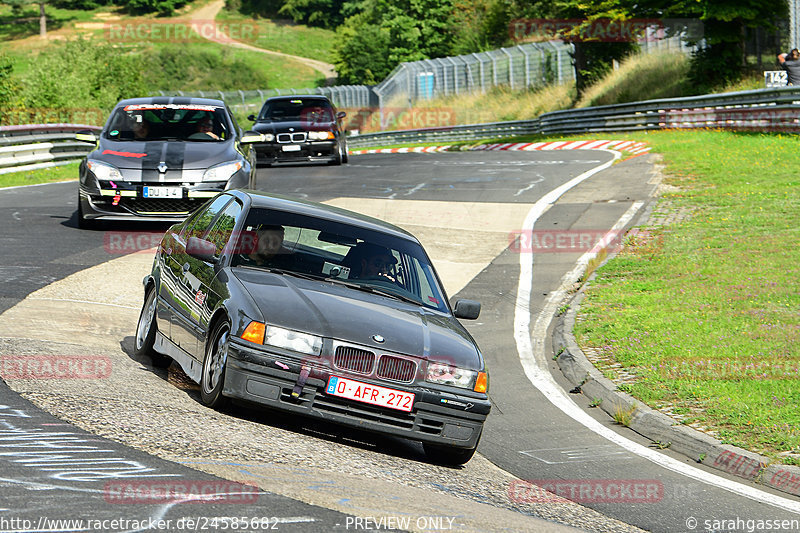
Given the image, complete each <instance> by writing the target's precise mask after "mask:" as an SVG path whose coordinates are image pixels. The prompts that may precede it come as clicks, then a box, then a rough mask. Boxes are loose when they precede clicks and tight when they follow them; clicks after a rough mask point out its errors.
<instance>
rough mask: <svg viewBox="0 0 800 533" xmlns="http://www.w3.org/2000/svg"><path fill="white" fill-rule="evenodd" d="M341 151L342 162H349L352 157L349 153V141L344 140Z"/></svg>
mask: <svg viewBox="0 0 800 533" xmlns="http://www.w3.org/2000/svg"><path fill="white" fill-rule="evenodd" d="M341 152H342V163H347V161H348V160H349V159H350V156H349V155H348V154H347V141H342V148H341Z"/></svg>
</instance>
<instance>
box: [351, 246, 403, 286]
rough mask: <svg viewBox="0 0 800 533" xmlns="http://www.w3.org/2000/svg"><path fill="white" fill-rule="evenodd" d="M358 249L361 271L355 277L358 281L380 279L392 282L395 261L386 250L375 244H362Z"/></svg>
mask: <svg viewBox="0 0 800 533" xmlns="http://www.w3.org/2000/svg"><path fill="white" fill-rule="evenodd" d="M359 248H360V254H359V256H360V258H361V261H360V264H361V271H360V272H359V273H358V275H357V276H354V277H356V278H359V279H378V280H380V279H382V280H387V281H394V280H395V278H394V272H393V271H394V266H395V265H396V264H397V259H396V258H395V256H394V255H393V254H392V252H391V251H390V250H389V249H388V248H384V247H383V246H379V245H377V244H371V243H362V244H360V245H359Z"/></svg>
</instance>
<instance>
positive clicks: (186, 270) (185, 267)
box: [183, 263, 189, 274]
mask: <svg viewBox="0 0 800 533" xmlns="http://www.w3.org/2000/svg"><path fill="white" fill-rule="evenodd" d="M187 272H189V263H184V264H183V273H184V274H186V273H187Z"/></svg>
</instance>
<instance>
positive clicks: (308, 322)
mask: <svg viewBox="0 0 800 533" xmlns="http://www.w3.org/2000/svg"><path fill="white" fill-rule="evenodd" d="M479 312H480V304H479V303H478V302H475V301H471V300H463V299H462V300H457V301H455V302H454V303H453V305H452V306H451V304H450V303H449V302H448V300H447V297H446V295H445V293H444V290H443V289H442V286H441V283H440V281H439V278H438V276H437V274H436V272H435V271H434V269H433V266H432V265H431V262H430V260H429V259H428V256H427V255H426V253H425V251H424V250H423V248H422V246H421V245H420V243H419V241H418V240H417V239H415V238H414V237H413V236H412V235H410V234H409V233H407V232H406V231H404V230H402V229H400V228H397V227H395V226H392V225H390V224H387V223H385V222H382V221H380V220H376V219H373V218H369V217H366V216H362V215H358V214H356V213H352V212H350V211H345V210H342V209H338V208H333V207H328V206H325V205H322V204H316V203H312V202H305V201H300V200H293V199H289V198H283V197H277V196H268V195H265V194H263V193H258V192H255V191H247V190H232V191H227V192H225V193H222V194H220V195H219V196H217V197H216V198H214V199H213V200H211V201H209V203H208V204H207V205H205V206H204V207H203V208H201V209H200V210H199V211H197V212H196V213H194V214H193V215H192V216H190V217H189V218H188V219H187V220H186V221H184V222H183V223H182V224H178V225H175V226H173V227H172V228H171V229H170V230H169V231H168V232H167V233H166V235H165V236H164V238H163V240H162V242H161V244H160V246H159V247H158V249H157V252H156V258H155V261H154V263H153V269H152V272H151V273H150V274H149V275H148V276H146V278H145V279H144V305H143V307H142V311H141V314H140V318H139V322H138V326H137V330H136V340H135V350H136V353H137V355H150V356H151V357H152V358H153V361H154V364H165V363H169V362H170V361H171V360H174V361H176V362H177V363H178V364H179V365H180V366H181V367H182V368H183V370H184V371H185V372H186V374H187V375H188V376H189V377H190V378H192V379H193V380H194V381H195V382H197V383H198V384H200V390H201V399H202V401H203V403H205V404H206V405H209V406H211V407H219V406H221V405H223V404H224V403H225V402H226V401H227V400H229V399H238V400H244V401H247V402H252V403H256V404H261V405H264V406H268V407H271V408H275V409H279V410H283V411H288V412H292V413H296V414H300V415H307V416H311V417H317V418H321V419H325V420H328V421H332V422H335V423H339V424H342V425H345V426H352V427H357V428H361V429H366V430H371V431H375V432H379V433H384V434H389V435H395V436H399V437H406V438H409V439H414V440H417V441H421V442H422V443H423V446H424V448H425V451H426V453H427V454H428V456H429V457H430V458H431V459H433V460H434V461H437V462H441V463H446V464H463V463H465V462H467V461H469V460H470V458H471V457H472V455H473V453H474V452H475V448H476V447H477V445H478V441H479V439H480V437H481V432H482V430H483V424H484V421H485V419H486V417H487V415H488V414H489V411H490V409H491V404H490V401H489V397H488V395H487V394H488V386H489V384H488V374H487V370H486V367H485V364H484V358H483V356H482V354H481V352H480V350H479V348H478V346H477V345H476V344H475V341H474V340H473V338H472V337H471V336H470V335H469V333H468V332H467V331H466V330H465V329H464V327H463V326H462V325H461V324H460V323H459V321H458V320H457V318H462V319H474V318H477V317H478V314H479Z"/></svg>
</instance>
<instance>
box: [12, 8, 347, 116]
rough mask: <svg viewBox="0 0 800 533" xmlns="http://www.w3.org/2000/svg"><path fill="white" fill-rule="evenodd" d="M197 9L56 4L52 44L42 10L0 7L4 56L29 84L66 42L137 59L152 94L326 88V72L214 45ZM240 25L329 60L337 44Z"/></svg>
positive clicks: (313, 35) (289, 30) (288, 29)
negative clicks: (142, 10) (37, 65)
mask: <svg viewBox="0 0 800 533" xmlns="http://www.w3.org/2000/svg"><path fill="white" fill-rule="evenodd" d="M199 3H200V2H195V4H199ZM34 7H36V6H34ZM195 7H196V5H188V6H186V7H184V8H182V9H181V10H179V11H178V13H176V15H175V16H174V17H156V16H155V15H148V16H128V15H126V14H125V13H124V11H122V10H121V9H119V8H111V7H101V8H98V9H95V10H90V11H84V10H68V9H60V8H54V7H51V6H49V5H48V6H47V14H48V39H46V40H42V39H40V38H39V37H38V28H39V26H38V7H36V9H35V10H34V8H33V7H26V8H25V11H24V13H23V15H22V17H15V16H13V15H12V13H11V10H10V8H9V7H8V6H2V5H0V41H2V44H1V45H0V52H2V53H5V54H7V55H8V56H10V57H12V58H13V59H14V71H13V75H14V77H15V78H16V79H18V80H20V83H21V84H24V81H25V76H26V75H27V74H28V72H29V71H30V70H31V66H32V65H33V64H34V62H37V61H39V60H40V58H41V57H44V56H46V55H49V54H52V53H54V51H56V50H57V48H58V47H59V43H60V42H62V41H64V40H74V39H77V38H82V39H84V40H85V42H86V46H87V47H91V46H94V45H101V46H102V45H109V44H110V45H113V46H114V47H115V48H116V49H117V53H118V54H126V55H133V56H136V58H137V63H138V65H139V66H140V68H141V72H143V73H144V76H145V77H146V82H147V87H146V90H147V91H149V92H155V91H165V92H172V93H174V92H176V91H215V90H217V91H219V90H222V91H228V90H245V91H246V90H256V89H275V88H278V89H289V88H294V87H315V86H317V85H319V84H320V83H322V82H324V78H323V76H322V75H321V74H320V73H318V72H316V71H315V70H313V69H312V68H311V67H308V66H307V65H304V64H302V63H299V62H297V61H294V60H292V59H288V58H285V57H276V56H272V55H268V54H263V53H260V52H256V51H249V50H242V49H237V48H231V47H228V46H224V45H221V44H217V43H212V42H209V41H206V40H205V39H203V38H202V37H201V36H200V35H198V34H196V33H193V32H192V31H191V30H190V28H191V25H192V23H194V24H200V25H201V29H202V30H203V31H210V30H211V29H210V28H209V27H207V26H208V23H209V21H195V20H193V19H192V15H191V12H192V10H193V9H194V8H195ZM2 22H7V24H2ZM236 22H237V23H239V26H234V29H238V30H239V31H240V32H241V31H243V32H244V34H245V35H250V34H255V32H253V31H252V30H253V27H254V26H258V28H259V30H260V31H258V32H257V34H258V35H263V36H265V38H266V37H270V36H271V37H272V39H271V40H270V39H268V40H267V41H266V42H267V44H271V43H274V42H277V41H279V40H283V41H286V42H289V43H293V46H294V47H295V48H300V47H301V43H302V42H303V41H304V40H305V41H307V42H309V43H312V44H313V45H314V48H313V53H314V54H325V53H326V52H325V48H324V45H325V43H327V44H328V50H329V49H330V47H331V46H332V43H333V40H332V39H328V40H326V39H325V38H324V36H325V35H327V34H326V33H325V32H326V30H320V31H319V32H317V31H310V30H309V29H307V28H304V27H293V26H289V25H287V26H282V27H281V28H282V30H281V31H280V32H276V31H275V30H273V31H267V30H266V27H268V25H269V24H268V23H266V22H257V21H249V22H248V21H247V19H244V18H241V19H236ZM176 25H183V26H184V27H185V28H177V27H176ZM262 26H264V28H265V29H263V30H262V29H261V28H262ZM180 30H184V31H180ZM244 30H247V31H244ZM328 33H331V32H328ZM257 46H260V44H257ZM281 51H284V50H281ZM56 53H57V52H56ZM287 53H292V52H287ZM299 55H304V54H299ZM37 56H38V57H37ZM68 66H70V65H65V68H67V67H68ZM130 96H140V95H130ZM84 105H85V104H84Z"/></svg>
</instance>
